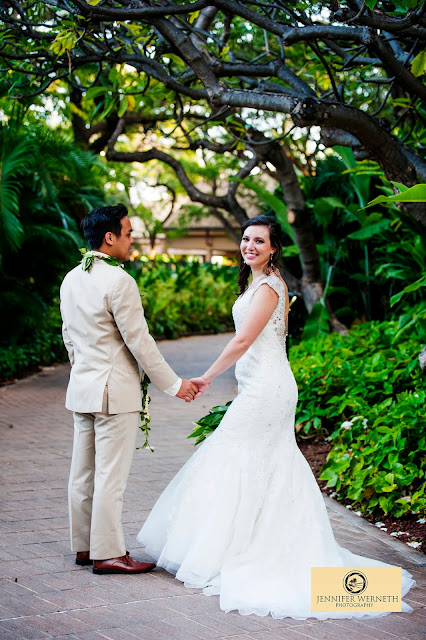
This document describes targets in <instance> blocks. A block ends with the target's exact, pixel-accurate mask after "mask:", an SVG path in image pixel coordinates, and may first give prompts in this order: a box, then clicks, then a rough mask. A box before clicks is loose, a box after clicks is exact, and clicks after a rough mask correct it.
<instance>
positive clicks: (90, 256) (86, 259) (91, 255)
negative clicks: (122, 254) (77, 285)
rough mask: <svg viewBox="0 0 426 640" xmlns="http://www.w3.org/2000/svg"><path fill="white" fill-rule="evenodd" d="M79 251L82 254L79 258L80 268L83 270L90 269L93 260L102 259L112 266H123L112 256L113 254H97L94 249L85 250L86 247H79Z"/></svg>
mask: <svg viewBox="0 0 426 640" xmlns="http://www.w3.org/2000/svg"><path fill="white" fill-rule="evenodd" d="M80 253H81V255H82V256H83V257H82V259H81V260H80V264H81V268H82V269H83V271H90V269H91V268H92V265H93V263H94V261H95V260H96V259H97V260H103V261H104V262H106V263H107V264H111V265H112V266H113V267H123V269H124V266H123V265H122V264H121V262H118V260H117V258H113V256H106V255H99V254H98V253H95V252H94V251H87V249H80Z"/></svg>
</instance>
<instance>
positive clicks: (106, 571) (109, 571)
mask: <svg viewBox="0 0 426 640" xmlns="http://www.w3.org/2000/svg"><path fill="white" fill-rule="evenodd" d="M154 569H155V567H151V568H150V569H143V570H142V571H126V570H125V569H124V570H122V569H118V570H117V569H95V567H93V573H96V574H97V575H105V574H107V573H121V574H126V573H128V574H137V573H149V572H150V571H153V570H154Z"/></svg>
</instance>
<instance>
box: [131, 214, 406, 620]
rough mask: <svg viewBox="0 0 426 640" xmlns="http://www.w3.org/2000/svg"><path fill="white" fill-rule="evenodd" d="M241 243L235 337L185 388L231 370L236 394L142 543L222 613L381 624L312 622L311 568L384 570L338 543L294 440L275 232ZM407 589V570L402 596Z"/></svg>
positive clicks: (255, 227)
mask: <svg viewBox="0 0 426 640" xmlns="http://www.w3.org/2000/svg"><path fill="white" fill-rule="evenodd" d="M242 232H243V236H242V240H241V246H240V249H241V256H242V260H241V267H240V274H239V279H238V284H239V288H240V296H239V297H238V299H237V301H236V302H235V304H234V307H233V317H234V321H235V327H236V335H235V337H234V338H232V340H231V341H230V342H229V343H228V345H227V346H226V347H225V349H224V350H223V352H222V353H221V355H220V356H219V358H218V359H217V360H216V362H214V363H213V364H212V366H211V367H210V368H209V369H208V370H207V371H206V372H205V373H204V374H203V375H202V376H201V377H199V378H195V379H193V382H194V383H195V384H197V386H198V387H199V392H198V394H197V395H200V394H201V393H203V392H204V391H205V390H206V389H207V388H208V387H209V386H210V384H211V383H212V381H213V379H214V378H215V377H216V376H218V375H220V374H221V373H223V372H224V371H225V370H226V369H228V367H230V366H231V365H233V364H234V363H235V362H236V363H237V364H236V370H235V374H236V377H237V381H238V395H237V397H236V398H235V400H234V401H233V402H232V404H231V406H230V408H229V409H228V411H227V412H226V414H225V416H224V418H223V420H222V422H221V423H220V425H219V427H218V428H217V429H216V430H215V432H214V433H213V434H212V435H211V436H210V437H209V438H208V439H207V440H206V441H205V442H204V443H203V444H202V445H201V446H200V448H199V449H198V450H197V451H196V452H195V453H194V455H193V456H192V457H191V458H190V459H189V460H188V462H187V463H186V464H185V465H184V466H183V467H182V469H181V470H180V471H179V472H178V474H177V475H176V476H175V477H174V479H173V480H172V481H171V482H170V484H169V485H168V487H167V488H166V489H165V490H164V492H163V493H162V495H161V496H160V498H159V499H158V501H157V503H156V504H155V506H154V508H153V510H152V511H151V513H150V515H149V516H148V519H147V521H146V523H145V525H144V526H143V527H142V529H141V531H140V532H139V534H138V536H137V538H138V541H139V542H140V543H142V544H143V545H145V547H146V551H147V553H149V555H150V556H152V557H153V558H155V560H156V562H157V564H158V565H159V566H161V567H164V568H165V569H167V571H170V572H172V573H174V574H176V578H178V579H179V580H181V581H182V582H184V583H185V586H187V587H192V588H200V589H203V590H204V593H206V594H208V595H213V594H216V595H220V608H221V609H222V610H223V611H231V610H234V609H237V610H238V611H239V612H240V613H241V614H247V615H248V614H251V613H254V614H257V615H259V616H265V615H268V614H269V613H270V614H271V615H272V616H273V617H274V618H284V617H286V616H290V617H292V618H297V619H305V618H308V617H316V618H320V619H324V618H331V617H333V618H348V617H354V618H361V617H367V616H369V617H371V616H373V615H375V616H381V615H386V614H384V613H375V614H373V613H370V614H366V613H362V612H355V613H352V612H348V611H344V610H343V611H342V612H337V613H317V612H312V611H311V606H310V605H311V593H310V590H311V567H333V566H334V567H341V566H348V567H365V566H389V565H384V564H383V563H381V562H379V561H376V560H372V559H370V558H364V557H362V556H358V555H355V554H353V553H351V552H350V551H348V550H347V549H344V548H343V547H341V546H339V545H338V544H337V542H336V540H335V539H334V535H333V531H332V529H331V526H330V522H329V519H328V516H327V513H326V508H325V505H324V501H323V498H322V495H321V492H320V490H319V488H318V485H317V483H316V481H315V478H314V476H313V474H312V472H311V469H310V467H309V465H308V463H307V462H306V460H305V458H304V457H303V455H302V454H301V452H300V451H299V449H298V447H297V444H296V439H295V433H294V417H295V410H296V404H297V386H296V382H295V379H294V377H293V373H292V371H291V368H290V365H289V362H288V359H287V354H286V346H285V345H286V340H285V336H286V329H287V326H286V325H287V316H288V309H289V304H288V291H287V287H286V285H285V283H284V281H283V280H282V278H281V277H280V275H279V272H278V270H277V268H276V264H277V262H278V260H279V258H280V254H281V243H280V228H279V226H278V224H277V222H276V221H275V220H274V219H273V218H271V217H268V216H258V217H256V218H251V219H250V220H249V221H248V222H246V223H245V225H244V226H243V227H242ZM250 275H251V276H252V278H251V280H250V284H248V281H249V276H250ZM195 397H197V396H195ZM414 584H415V583H414V581H413V580H411V576H410V574H408V573H407V572H406V571H404V570H403V578H402V595H405V593H407V591H408V590H409V588H410V587H411V586H413V585H414ZM402 606H403V611H411V608H410V607H409V606H408V605H406V604H404V603H403V605H402Z"/></svg>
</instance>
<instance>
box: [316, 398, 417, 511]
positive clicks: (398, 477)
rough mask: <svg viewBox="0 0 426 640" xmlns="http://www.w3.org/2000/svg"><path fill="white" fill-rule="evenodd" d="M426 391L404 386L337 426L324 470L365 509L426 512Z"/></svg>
mask: <svg viewBox="0 0 426 640" xmlns="http://www.w3.org/2000/svg"><path fill="white" fill-rule="evenodd" d="M425 407H426V393H425V391H424V390H423V391H422V390H418V391H416V392H415V391H403V392H402V393H399V394H397V395H396V399H395V401H392V399H391V398H390V397H388V398H386V400H383V401H382V402H379V403H377V404H375V405H373V406H372V407H371V408H370V409H369V411H368V412H367V411H366V412H364V414H363V415H361V416H354V417H352V419H351V420H350V421H348V422H344V423H343V425H342V426H341V427H339V429H337V430H336V431H334V432H333V433H332V434H331V436H330V439H331V440H332V442H333V445H334V446H333V449H332V450H331V452H330V454H329V456H328V460H327V463H326V464H325V465H324V468H323V472H322V475H321V479H322V480H327V485H328V486H329V487H335V488H336V492H337V494H338V496H339V498H348V499H349V500H351V501H352V502H354V503H355V504H356V505H357V506H359V508H360V510H361V512H365V511H368V512H373V511H374V510H375V509H380V510H381V511H382V512H384V513H386V514H390V515H392V516H395V517H397V518H398V517H400V516H403V515H404V514H406V513H416V514H419V515H420V514H422V515H423V514H425V513H426V482H425V472H426V457H425V447H426V409H425Z"/></svg>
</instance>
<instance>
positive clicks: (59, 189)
mask: <svg viewBox="0 0 426 640" xmlns="http://www.w3.org/2000/svg"><path fill="white" fill-rule="evenodd" d="M33 124H34V123H33ZM0 151H1V156H0V157H1V166H0V169H1V173H0V232H1V233H0V305H2V306H3V307H4V308H6V307H7V308H8V313H7V314H3V315H2V316H1V319H0V335H1V337H0V344H2V343H4V344H9V343H10V342H12V344H15V345H16V344H25V343H27V342H28V341H31V337H32V335H34V336H37V335H38V333H37V331H38V329H39V328H40V327H41V326H42V325H43V324H44V318H45V316H46V313H47V309H48V308H49V306H50V305H51V303H52V300H53V299H54V298H55V296H57V295H58V288H59V284H60V282H61V279H62V277H63V276H64V275H65V273H66V272H67V271H68V270H69V269H71V268H72V267H73V266H75V264H76V262H77V250H78V247H79V246H81V245H82V244H83V240H82V238H81V236H80V234H79V231H78V222H79V220H80V219H81V217H83V215H84V214H85V213H86V212H87V211H88V210H89V209H90V208H92V207H93V206H97V205H99V204H103V203H104V202H105V199H104V195H103V192H102V191H101V184H102V176H103V174H102V172H103V169H102V168H101V167H100V166H99V164H98V163H99V161H98V160H97V159H96V157H95V156H94V155H93V154H91V153H89V152H87V151H82V150H81V149H79V148H78V147H77V146H76V145H75V144H73V143H71V142H69V141H68V140H67V139H66V138H65V137H64V136H63V135H61V134H60V133H59V132H57V133H55V134H53V133H51V132H50V131H49V130H48V129H46V127H41V126H32V127H31V129H30V130H29V129H28V128H27V127H26V126H25V125H23V124H22V122H21V121H20V120H19V118H15V119H13V118H12V119H11V120H10V123H9V125H8V126H7V125H3V126H2V127H1V128H0ZM8 357H9V356H8ZM29 357H30V356H29ZM31 357H32V356H31Z"/></svg>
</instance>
